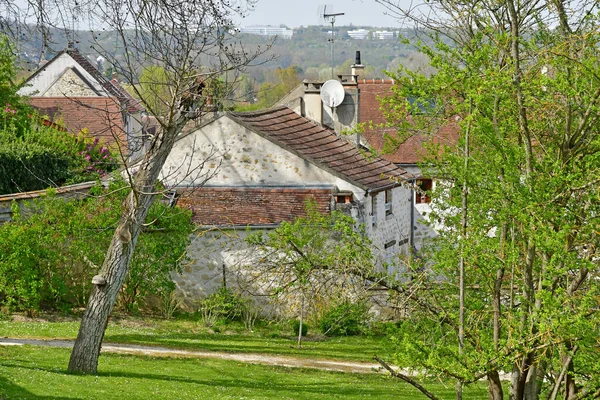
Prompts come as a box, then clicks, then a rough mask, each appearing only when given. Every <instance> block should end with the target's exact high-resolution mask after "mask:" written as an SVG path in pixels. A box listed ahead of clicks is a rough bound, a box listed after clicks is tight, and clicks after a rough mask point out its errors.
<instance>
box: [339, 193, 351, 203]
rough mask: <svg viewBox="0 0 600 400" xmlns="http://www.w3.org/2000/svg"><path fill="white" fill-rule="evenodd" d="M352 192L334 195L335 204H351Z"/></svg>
mask: <svg viewBox="0 0 600 400" xmlns="http://www.w3.org/2000/svg"><path fill="white" fill-rule="evenodd" d="M352 198H353V196H352V192H339V193H336V194H335V202H336V203H337V204H346V203H352Z"/></svg>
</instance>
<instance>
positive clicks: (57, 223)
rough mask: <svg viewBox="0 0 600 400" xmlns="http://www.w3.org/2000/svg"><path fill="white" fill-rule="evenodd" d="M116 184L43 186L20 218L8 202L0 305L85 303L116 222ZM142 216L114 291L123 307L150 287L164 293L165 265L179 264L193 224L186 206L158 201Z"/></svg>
mask: <svg viewBox="0 0 600 400" xmlns="http://www.w3.org/2000/svg"><path fill="white" fill-rule="evenodd" d="M123 185H124V183H123V182H117V183H113V184H112V185H111V187H110V188H109V190H108V191H105V190H104V189H102V188H101V187H98V188H94V190H93V195H94V196H93V197H88V198H86V199H84V200H70V201H65V200H64V199H61V198H58V197H56V196H52V195H51V194H50V195H48V196H45V197H43V198H40V199H38V200H36V201H34V202H32V203H30V204H28V206H27V208H28V217H27V218H25V217H22V216H21V215H20V212H19V208H18V207H16V206H15V207H13V210H14V214H13V217H14V221H13V222H10V223H6V224H2V225H0V307H2V306H5V307H7V309H9V310H25V311H30V310H31V311H37V310H42V309H43V310H68V309H70V308H74V307H82V306H85V302H86V300H87V296H88V294H89V290H90V281H91V279H92V276H93V275H95V274H96V273H97V271H98V268H99V266H100V265H102V261H103V259H104V256H105V254H106V249H107V248H108V246H109V243H110V240H111V238H112V235H113V229H109V227H111V226H115V224H116V223H117V221H118V218H119V215H120V214H119V210H120V207H121V203H122V200H123V197H124V196H125V195H126V194H127V191H124V190H118V188H119V187H122V186H123ZM50 192H51V191H50ZM96 196H97V197H96ZM149 219H151V220H153V221H155V222H154V224H153V225H151V226H150V227H148V228H147V229H146V230H145V231H143V232H142V233H141V235H140V237H139V242H138V249H140V251H139V252H138V253H136V255H135V256H134V257H133V260H132V264H131V266H130V270H129V273H128V276H127V280H126V282H125V285H124V287H123V289H122V291H121V293H120V296H119V302H120V305H121V307H122V308H123V309H125V310H127V311H137V310H139V309H140V308H142V307H143V306H144V305H146V304H144V300H145V299H146V298H148V297H149V295H150V294H153V295H158V296H159V297H160V298H161V299H165V301H168V300H169V299H170V298H171V293H172V291H173V290H174V283H173V281H172V280H171V272H172V271H177V270H178V269H179V268H180V263H181V260H182V254H184V252H185V248H186V245H187V243H188V240H189V235H190V233H191V231H192V224H191V213H190V212H189V211H184V210H181V209H177V208H168V207H167V206H166V205H164V204H162V203H160V202H157V203H156V204H155V205H153V206H152V208H151V210H150V212H149ZM107 227H108V229H107ZM162 305H163V306H165V305H166V306H167V309H163V312H166V314H167V316H169V315H172V313H173V312H174V311H175V309H176V303H171V304H166V303H165V304H162ZM160 306H161V304H158V305H157V307H158V308H160Z"/></svg>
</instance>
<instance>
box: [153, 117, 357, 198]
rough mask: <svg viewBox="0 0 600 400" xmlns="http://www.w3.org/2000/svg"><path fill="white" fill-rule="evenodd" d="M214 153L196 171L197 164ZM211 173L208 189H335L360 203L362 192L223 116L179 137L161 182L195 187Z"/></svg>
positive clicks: (164, 169)
mask: <svg viewBox="0 0 600 400" xmlns="http://www.w3.org/2000/svg"><path fill="white" fill-rule="evenodd" d="M211 154H212V155H213V156H212V158H210V159H209V161H208V162H206V164H205V166H204V169H203V170H202V171H200V170H199V165H200V163H201V162H203V161H205V160H206V159H207V157H209V156H210V155H211ZM207 172H211V173H215V175H214V176H213V177H212V178H211V179H210V181H208V182H207V184H206V186H213V187H220V186H227V187H240V186H299V187H315V186H319V185H325V186H332V185H336V186H337V187H338V188H339V189H340V190H349V191H352V192H353V193H354V198H355V199H357V200H362V199H363V198H364V196H365V191H364V190H363V189H361V188H359V187H357V186H355V185H353V184H351V183H349V182H347V181H345V180H343V179H341V178H339V177H337V176H335V175H334V174H332V173H330V172H327V171H325V170H323V169H321V168H318V167H316V166H315V165H313V164H311V163H309V162H308V161H306V160H304V159H303V158H301V157H298V156H296V155H295V154H293V153H291V152H289V151H287V150H286V149H284V148H282V147H279V146H277V145H275V144H274V143H272V142H271V141H269V140H268V139H265V138H263V137H261V136H260V135H258V134H256V133H254V132H252V131H251V130H249V129H247V128H245V127H243V126H241V125H239V124H238V123H236V122H235V121H233V120H231V119H230V118H229V117H227V116H226V115H224V116H222V117H220V118H219V119H217V120H215V121H213V122H212V123H210V124H208V125H205V126H204V127H202V128H200V129H199V130H196V131H195V132H192V133H190V134H188V135H187V136H184V137H182V138H180V139H179V140H178V141H177V143H176V144H175V146H174V148H173V150H172V151H171V154H170V156H169V158H168V159H167V161H166V163H165V166H164V168H163V170H162V178H161V179H163V180H164V181H165V182H166V183H167V184H168V185H169V186H194V185H195V184H197V183H196V182H198V181H199V179H200V177H199V176H200V175H202V173H207Z"/></svg>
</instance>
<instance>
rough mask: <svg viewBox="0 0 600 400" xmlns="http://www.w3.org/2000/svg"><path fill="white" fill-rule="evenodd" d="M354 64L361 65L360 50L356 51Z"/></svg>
mask: <svg viewBox="0 0 600 400" xmlns="http://www.w3.org/2000/svg"><path fill="white" fill-rule="evenodd" d="M354 64H356V65H360V64H361V62H360V50H357V51H356V59H355V61H354Z"/></svg>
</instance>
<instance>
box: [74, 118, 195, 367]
mask: <svg viewBox="0 0 600 400" xmlns="http://www.w3.org/2000/svg"><path fill="white" fill-rule="evenodd" d="M185 122H186V120H185V119H184V118H183V117H180V119H179V120H178V121H177V123H173V124H172V125H170V126H169V127H168V128H165V130H164V131H163V132H162V133H161V134H159V135H157V136H156V137H155V138H154V140H153V142H152V145H151V146H150V149H149V150H148V153H147V154H146V156H145V158H144V160H143V161H142V162H141V163H140V168H139V170H138V171H137V172H136V173H135V175H134V176H133V178H132V179H131V180H130V182H131V191H130V193H129V195H128V196H127V198H126V199H125V201H124V202H123V211H122V213H121V220H120V221H119V225H118V227H117V229H116V230H115V234H114V236H113V238H112V241H111V243H110V246H109V248H108V251H107V253H106V257H105V259H104V263H103V264H102V269H101V271H100V276H101V278H100V281H101V282H100V284H94V287H93V289H92V292H91V294H90V298H89V301H88V305H87V307H86V310H85V312H84V314H83V318H82V320H81V325H80V327H79V333H78V334H77V339H76V340H75V344H74V346H73V351H72V353H71V358H70V360H69V367H68V370H69V372H75V373H84V374H95V373H96V372H97V370H98V358H99V356H100V349H101V346H102V339H103V338H104V331H105V329H106V326H107V324H108V317H109V315H110V313H111V311H112V309H113V306H114V304H115V301H116V299H117V295H118V294H119V291H120V290H121V287H122V286H123V283H124V281H125V278H126V276H127V272H128V270H129V264H130V261H131V258H132V256H133V252H134V250H135V245H136V243H137V239H138V236H139V234H140V231H141V228H142V225H143V223H144V221H145V219H146V215H147V214H148V210H149V209H150V206H151V205H152V203H153V202H154V197H155V190H156V189H155V183H156V180H157V179H158V176H159V174H160V171H161V169H162V167H163V165H164V163H165V161H166V159H167V156H168V155H169V153H170V152H171V149H172V148H173V145H174V143H175V139H176V138H177V135H178V133H179V132H180V131H181V128H182V127H183V124H184V123H185ZM102 278H103V279H102ZM102 280H103V281H104V282H102Z"/></svg>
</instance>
